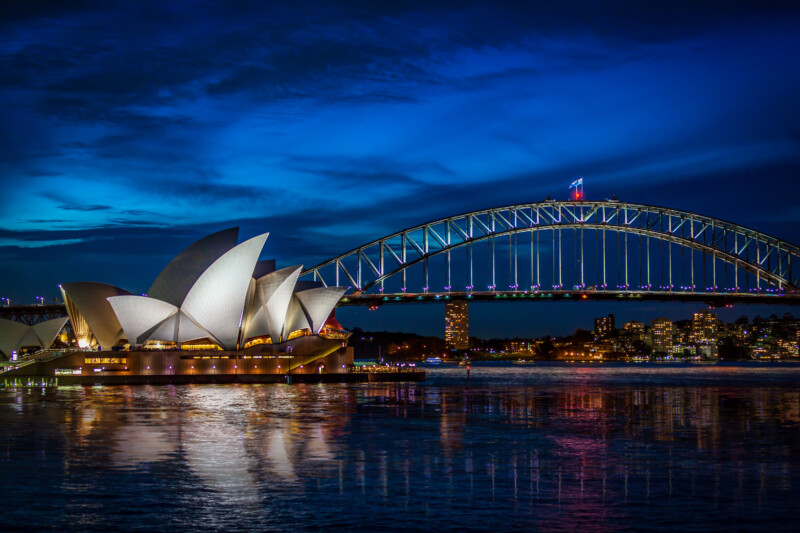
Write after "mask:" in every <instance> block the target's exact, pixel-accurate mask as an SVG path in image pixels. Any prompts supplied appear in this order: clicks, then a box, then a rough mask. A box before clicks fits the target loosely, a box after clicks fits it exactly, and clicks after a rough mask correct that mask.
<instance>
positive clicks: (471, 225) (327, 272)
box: [303, 200, 800, 306]
mask: <svg viewBox="0 0 800 533" xmlns="http://www.w3.org/2000/svg"><path fill="white" fill-rule="evenodd" d="M798 259H800V248H798V247H797V246H795V245H793V244H791V243H788V242H786V241H783V240H781V239H778V238H776V237H772V236H770V235H767V234H764V233H761V232H759V231H756V230H753V229H750V228H746V227H743V226H740V225H737V224H735V223H732V222H728V221H724V220H719V219H716V218H712V217H708V216H704V215H701V214H697V213H691V212H687V211H680V210H676V209H669V208H664V207H656V206H650V205H642V204H632V203H625V202H621V201H617V200H606V201H596V202H593V201H552V200H547V201H544V202H538V203H527V204H518V205H511V206H506V207H498V208H493V209H485V210H481V211H473V212H469V213H464V214H460V215H456V216H451V217H447V218H443V219H440V220H435V221H432V222H427V223H425V224H421V225H419V226H415V227H412V228H410V229H406V230H403V231H398V232H396V233H393V234H391V235H388V236H386V237H383V238H380V239H377V240H374V241H372V242H370V243H368V244H365V245H363V246H360V247H358V248H355V249H353V250H350V251H349V252H347V253H345V254H342V255H340V256H338V257H335V258H333V259H330V260H327V261H324V262H323V263H320V264H319V265H317V266H315V267H313V268H310V269H308V270H306V271H304V272H303V276H304V277H305V278H306V279H310V280H315V281H319V282H322V283H323V284H325V285H349V286H350V288H351V291H350V292H349V293H348V294H346V295H345V296H344V297H343V298H342V302H341V304H342V305H369V306H378V305H383V304H391V303H404V302H405V303H407V302H436V301H441V300H445V301H447V300H490V301H508V300H514V299H527V300H532V299H543V300H552V301H557V300H567V299H578V300H616V301H620V300H623V301H637V300H662V301H670V300H672V301H699V302H705V303H709V304H711V305H727V304H731V303H740V302H753V303H756V302H757V303H786V304H789V303H797V302H800V292H798V287H799V286H800V263H798Z"/></svg>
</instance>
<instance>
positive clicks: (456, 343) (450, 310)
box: [444, 302, 469, 350]
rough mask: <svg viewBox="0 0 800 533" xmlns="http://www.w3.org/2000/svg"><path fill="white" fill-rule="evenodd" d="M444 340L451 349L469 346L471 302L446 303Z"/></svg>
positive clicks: (463, 348) (462, 348)
mask: <svg viewBox="0 0 800 533" xmlns="http://www.w3.org/2000/svg"><path fill="white" fill-rule="evenodd" d="M444 340H445V342H446V343H447V347H448V348H450V349H451V350H466V349H467V348H469V303H468V302H447V303H446V304H444Z"/></svg>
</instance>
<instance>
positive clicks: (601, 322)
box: [594, 314, 616, 339]
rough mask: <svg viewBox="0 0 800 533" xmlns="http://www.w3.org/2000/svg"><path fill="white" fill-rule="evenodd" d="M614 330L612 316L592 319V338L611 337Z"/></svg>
mask: <svg viewBox="0 0 800 533" xmlns="http://www.w3.org/2000/svg"><path fill="white" fill-rule="evenodd" d="M615 330H616V327H615V324H614V315H613V314H610V315H608V316H603V317H600V318H595V319H594V336H595V337H596V338H598V339H601V338H603V337H608V336H609V335H613V334H614V331H615Z"/></svg>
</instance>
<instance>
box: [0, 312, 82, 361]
mask: <svg viewBox="0 0 800 533" xmlns="http://www.w3.org/2000/svg"><path fill="white" fill-rule="evenodd" d="M67 320H68V318H67V317H61V318H54V319H52V320H47V321H45V322H39V323H38V324H33V325H30V326H29V325H28V324H23V323H22V322H15V321H13V320H6V319H5V318H0V352H3V353H4V354H5V355H6V356H8V357H11V355H12V354H13V352H15V351H19V350H20V348H22V347H28V346H38V347H39V348H45V349H46V348H49V347H50V345H51V344H53V341H54V340H56V336H57V335H58V333H59V332H60V331H61V329H62V328H63V327H64V324H66V323H67Z"/></svg>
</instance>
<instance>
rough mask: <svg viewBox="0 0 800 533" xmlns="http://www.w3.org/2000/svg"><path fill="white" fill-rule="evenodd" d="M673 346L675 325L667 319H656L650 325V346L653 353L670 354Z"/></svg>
mask: <svg viewBox="0 0 800 533" xmlns="http://www.w3.org/2000/svg"><path fill="white" fill-rule="evenodd" d="M674 344H675V324H673V323H672V320H670V319H668V318H656V319H655V320H653V322H651V323H650V345H651V346H652V347H653V352H666V353H672V347H673V345H674Z"/></svg>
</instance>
